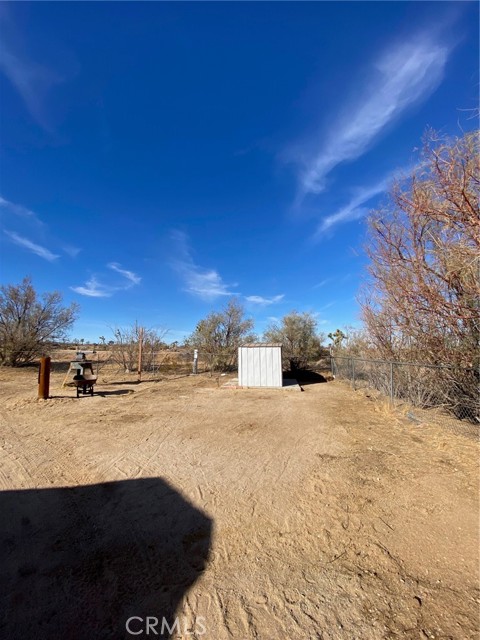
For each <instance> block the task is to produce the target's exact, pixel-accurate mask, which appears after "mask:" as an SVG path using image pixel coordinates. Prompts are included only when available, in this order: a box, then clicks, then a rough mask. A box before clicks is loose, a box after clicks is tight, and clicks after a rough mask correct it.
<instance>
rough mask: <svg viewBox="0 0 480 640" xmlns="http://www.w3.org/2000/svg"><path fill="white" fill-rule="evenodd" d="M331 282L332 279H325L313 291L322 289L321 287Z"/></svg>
mask: <svg viewBox="0 0 480 640" xmlns="http://www.w3.org/2000/svg"><path fill="white" fill-rule="evenodd" d="M331 281H332V278H325V279H324V280H321V281H320V282H318V283H317V284H316V285H314V286H313V287H312V289H320V288H321V287H324V286H325V285H326V284H328V283H329V282H331Z"/></svg>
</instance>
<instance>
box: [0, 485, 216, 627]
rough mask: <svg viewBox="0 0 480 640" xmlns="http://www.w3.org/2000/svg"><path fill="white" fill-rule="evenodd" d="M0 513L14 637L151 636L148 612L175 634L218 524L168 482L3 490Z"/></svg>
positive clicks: (5, 591) (6, 618) (1, 581)
mask: <svg viewBox="0 0 480 640" xmlns="http://www.w3.org/2000/svg"><path fill="white" fill-rule="evenodd" d="M0 514H1V523H0V534H1V539H0V545H1V551H0V558H1V573H0V586H1V596H0V608H1V610H2V614H1V615H2V616H3V618H2V619H1V620H0V636H1V637H4V638H9V640H15V639H17V638H18V640H20V639H21V640H25V639H27V638H31V639H35V640H43V639H45V640H47V639H48V640H50V639H51V640H60V639H62V640H101V639H110V638H111V639H112V640H113V639H115V640H118V639H120V638H130V639H132V638H142V637H148V636H147V634H146V631H147V630H146V624H145V620H146V618H147V616H150V617H152V618H157V619H158V620H159V624H158V626H157V627H156V631H157V634H158V635H156V637H158V638H168V637H170V633H169V629H172V628H174V624H175V617H176V615H177V614H176V611H177V607H178V606H179V604H180V602H181V600H182V598H183V596H184V594H185V593H186V591H187V590H188V589H189V588H190V587H191V585H192V584H193V583H194V582H195V581H196V580H197V578H198V577H199V576H200V575H201V573H202V572H203V570H204V569H205V567H206V564H207V561H208V556H209V549H210V540H211V534H212V520H211V519H210V518H209V517H208V516H207V515H206V514H205V513H203V512H202V511H200V510H199V509H197V508H196V507H194V506H193V505H192V504H190V503H189V502H188V501H187V500H186V499H185V498H184V497H182V496H181V495H180V494H179V492H178V491H176V490H175V489H174V488H173V487H172V486H171V485H169V484H168V483H167V482H165V481H164V480H162V479H160V478H145V479H138V480H125V481H121V482H108V483H103V484H96V485H90V486H79V487H71V488H60V489H28V490H15V491H2V492H0ZM129 618H132V620H131V622H130V625H129V628H130V629H131V631H133V632H134V634H131V633H128V631H127V626H126V624H127V620H128V619H129ZM162 622H164V627H163V633H162ZM178 630H179V629H178V627H177V629H176V631H177V632H178ZM182 630H183V629H182ZM139 631H140V633H139ZM152 633H153V631H151V630H150V636H151V635H152Z"/></svg>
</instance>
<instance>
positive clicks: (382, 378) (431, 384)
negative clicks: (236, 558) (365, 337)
mask: <svg viewBox="0 0 480 640" xmlns="http://www.w3.org/2000/svg"><path fill="white" fill-rule="evenodd" d="M331 369H332V374H333V375H334V376H335V377H336V378H340V379H342V378H343V379H346V380H350V381H351V384H352V387H353V389H362V388H364V389H371V390H376V391H377V392H378V393H379V396H380V397H383V398H388V399H389V401H390V404H391V406H392V407H395V408H397V409H400V410H402V412H403V413H405V415H406V416H407V418H409V419H410V420H412V421H413V422H416V423H421V422H430V423H436V424H440V425H443V426H446V427H448V428H451V429H453V430H455V431H456V432H457V433H463V434H465V435H469V436H473V437H476V438H478V437H479V435H480V396H479V382H480V372H479V371H478V370H476V369H465V368H461V367H455V366H453V365H452V366H451V365H431V364H426V363H421V362H420V363H418V362H417V363H415V362H389V361H386V360H369V359H366V358H357V357H350V356H337V355H332V356H331Z"/></svg>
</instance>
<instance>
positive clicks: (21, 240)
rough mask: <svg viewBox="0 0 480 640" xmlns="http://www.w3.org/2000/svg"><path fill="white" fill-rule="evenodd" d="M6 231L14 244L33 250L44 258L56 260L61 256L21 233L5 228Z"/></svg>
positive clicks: (51, 260) (50, 260)
mask: <svg viewBox="0 0 480 640" xmlns="http://www.w3.org/2000/svg"><path fill="white" fill-rule="evenodd" d="M4 233H5V234H6V235H7V236H8V237H9V238H10V240H11V241H12V242H13V243H14V244H16V245H18V246H19V247H23V248H24V249H28V251H31V252H32V253H34V254H35V255H37V256H39V257H40V258H43V259H44V260H48V261H49V262H53V261H54V260H56V259H57V258H59V257H60V256H58V255H56V254H55V253H52V252H51V251H49V249H46V248H45V247H42V246H41V245H39V244H36V243H35V242H32V241H31V240H29V239H28V238H25V237H23V236H21V235H19V234H18V233H15V232H14V231H7V230H4Z"/></svg>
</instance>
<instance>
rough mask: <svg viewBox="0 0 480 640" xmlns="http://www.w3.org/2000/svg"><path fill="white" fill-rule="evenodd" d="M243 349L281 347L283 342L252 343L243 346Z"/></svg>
mask: <svg viewBox="0 0 480 640" xmlns="http://www.w3.org/2000/svg"><path fill="white" fill-rule="evenodd" d="M240 346H241V347H249V348H251V347H281V346H282V344H281V342H250V343H248V344H241V345H240Z"/></svg>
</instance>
